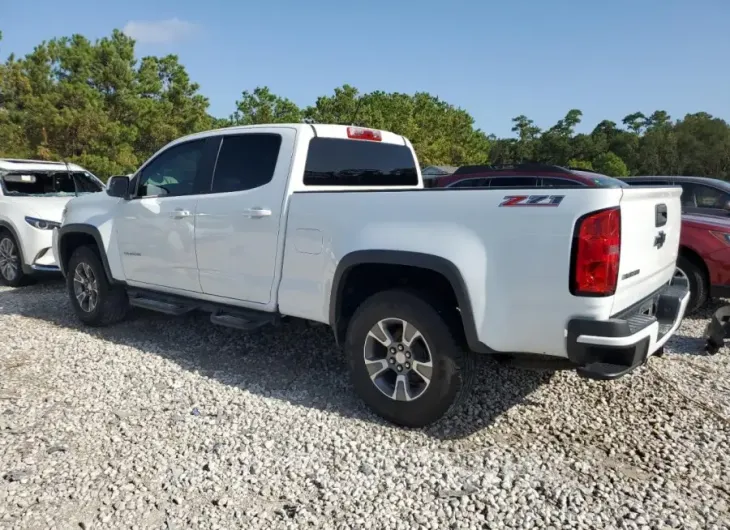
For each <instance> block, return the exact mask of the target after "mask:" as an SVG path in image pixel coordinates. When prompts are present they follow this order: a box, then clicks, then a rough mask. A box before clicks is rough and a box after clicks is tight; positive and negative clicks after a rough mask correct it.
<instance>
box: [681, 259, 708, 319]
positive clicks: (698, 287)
mask: <svg viewBox="0 0 730 530" xmlns="http://www.w3.org/2000/svg"><path fill="white" fill-rule="evenodd" d="M677 269H678V272H681V273H682V274H684V276H686V277H687V280H688V281H689V302H687V311H686V312H687V314H690V313H693V312H695V311H697V310H698V309H699V308H700V307H702V306H703V305H704V304H705V302H707V298H708V283H709V281H708V278H707V277H706V276H705V271H704V270H703V269H702V267H700V266H699V265H698V264H696V263H695V262H694V261H692V260H690V259H688V258H686V257H685V256H679V257H678V258H677Z"/></svg>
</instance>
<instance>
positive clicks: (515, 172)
mask: <svg viewBox="0 0 730 530" xmlns="http://www.w3.org/2000/svg"><path fill="white" fill-rule="evenodd" d="M490 186H495V187H496V186H500V187H510V188H566V187H588V188H625V187H628V184H626V183H625V182H623V181H621V180H619V179H615V178H613V177H609V176H607V175H602V174H601V173H596V172H593V171H588V170H585V169H578V168H565V167H561V166H553V165H549V164H537V163H526V164H514V165H499V166H461V167H460V168H459V169H457V170H456V171H455V172H454V173H452V174H451V175H448V176H445V177H436V178H434V179H431V183H430V185H429V187H433V188H489V187H490Z"/></svg>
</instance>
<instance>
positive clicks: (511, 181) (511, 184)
mask: <svg viewBox="0 0 730 530" xmlns="http://www.w3.org/2000/svg"><path fill="white" fill-rule="evenodd" d="M491 187H492V188H497V187H505V188H537V187H538V178H537V177H495V178H493V179H492V184H491Z"/></svg>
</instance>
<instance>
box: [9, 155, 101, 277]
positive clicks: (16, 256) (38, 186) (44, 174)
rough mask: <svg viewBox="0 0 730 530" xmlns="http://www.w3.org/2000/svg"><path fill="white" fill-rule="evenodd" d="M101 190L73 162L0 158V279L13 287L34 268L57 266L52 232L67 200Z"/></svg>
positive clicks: (97, 182) (53, 269)
mask: <svg viewBox="0 0 730 530" xmlns="http://www.w3.org/2000/svg"><path fill="white" fill-rule="evenodd" d="M103 189H104V184H103V183H102V182H101V181H100V180H99V179H98V178H96V177H95V176H94V175H92V174H91V173H89V172H88V171H87V170H85V169H84V168H82V167H80V166H77V165H75V164H68V165H66V164H65V163H62V162H45V161H40V160H14V159H0V283H2V284H5V285H10V286H12V287H18V286H20V285H23V284H24V283H27V281H28V280H29V279H30V278H31V277H32V276H33V275H34V274H36V273H38V272H57V271H59V268H58V264H57V263H56V258H55V256H54V255H53V250H52V248H51V246H52V233H53V229H54V228H58V227H59V226H60V223H61V214H62V212H63V209H64V208H65V206H66V203H67V202H68V201H69V200H70V199H71V198H73V197H76V196H78V195H81V194H86V193H94V192H98V191H101V190H103Z"/></svg>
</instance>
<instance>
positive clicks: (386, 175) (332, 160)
mask: <svg viewBox="0 0 730 530" xmlns="http://www.w3.org/2000/svg"><path fill="white" fill-rule="evenodd" d="M304 184H305V185H307V186H353V187H357V186H416V185H417V184H418V171H417V169H416V163H415V160H414V158H413V154H412V153H411V150H410V149H409V148H408V147H407V146H405V145H396V144H389V143H381V142H372V141H366V140H345V139H340V138H313V139H312V140H311V141H310V142H309V152H308V154H307V163H306V166H305V168H304Z"/></svg>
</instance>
